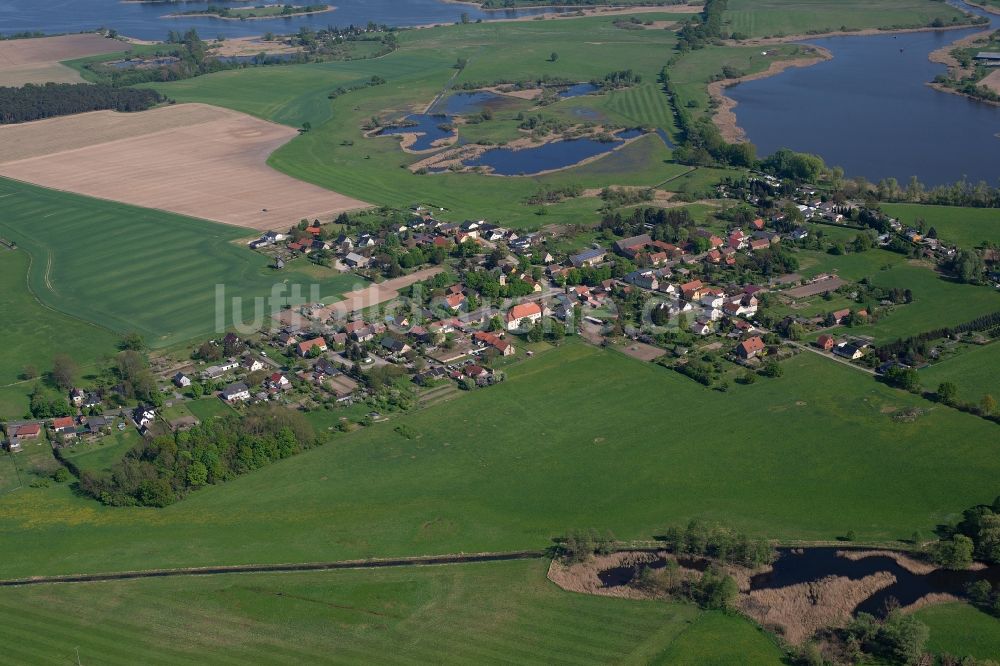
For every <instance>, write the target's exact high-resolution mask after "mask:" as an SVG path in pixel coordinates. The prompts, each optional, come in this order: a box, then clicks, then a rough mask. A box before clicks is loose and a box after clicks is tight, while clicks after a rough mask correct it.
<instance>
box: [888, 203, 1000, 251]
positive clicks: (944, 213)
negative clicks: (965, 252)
mask: <svg viewBox="0 0 1000 666" xmlns="http://www.w3.org/2000/svg"><path fill="white" fill-rule="evenodd" d="M882 210H883V211H885V212H886V213H887V214H889V215H892V216H893V217H897V218H899V220H900V221H901V222H902V223H903V224H906V225H909V226H914V227H915V226H916V223H917V220H918V219H923V220H924V222H926V223H927V228H928V229H929V228H930V227H934V228H935V229H936V230H937V233H938V237H939V238H940V239H941V240H942V241H944V242H946V243H954V244H955V245H958V246H959V247H961V248H973V247H978V246H980V245H983V244H984V243H986V242H989V243H995V244H996V243H1000V211H998V210H997V209H996V208H962V207H959V206H925V205H922V204H882Z"/></svg>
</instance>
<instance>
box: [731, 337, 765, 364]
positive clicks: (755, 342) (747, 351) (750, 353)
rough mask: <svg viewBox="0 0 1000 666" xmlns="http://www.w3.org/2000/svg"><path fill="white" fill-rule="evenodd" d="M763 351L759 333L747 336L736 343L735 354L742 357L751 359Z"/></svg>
mask: <svg viewBox="0 0 1000 666" xmlns="http://www.w3.org/2000/svg"><path fill="white" fill-rule="evenodd" d="M762 351H764V341H763V340H762V339H761V338H760V336H759V335H755V336H753V337H752V338H747V339H746V340H744V341H743V342H741V343H740V344H738V345H736V355H737V356H739V357H740V358H742V359H751V358H754V357H755V356H757V355H759V354H760V353H761V352H762Z"/></svg>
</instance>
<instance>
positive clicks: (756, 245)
mask: <svg viewBox="0 0 1000 666" xmlns="http://www.w3.org/2000/svg"><path fill="white" fill-rule="evenodd" d="M770 247H771V241H769V240H768V239H767V238H754V239H753V240H752V241H750V249H751V250H752V251H754V252H757V251H759V250H767V249H769V248H770Z"/></svg>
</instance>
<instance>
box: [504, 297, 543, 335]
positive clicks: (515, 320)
mask: <svg viewBox="0 0 1000 666" xmlns="http://www.w3.org/2000/svg"><path fill="white" fill-rule="evenodd" d="M541 318H542V307H541V306H540V305H539V304H538V303H534V302H532V303H521V304H520V305H515V306H514V307H512V308H511V309H510V310H509V311H508V312H507V330H508V331H516V330H517V329H519V328H521V326H522V325H525V324H529V325H530V324H534V323H535V322H537V321H539V320H540V319H541Z"/></svg>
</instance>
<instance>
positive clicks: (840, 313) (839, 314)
mask: <svg viewBox="0 0 1000 666" xmlns="http://www.w3.org/2000/svg"><path fill="white" fill-rule="evenodd" d="M850 316H851V311H850V309H848V308H844V309H843V310H836V311H834V313H833V322H834V323H835V324H838V325H839V324H842V323H843V322H844V320H845V319H847V318H848V317H850Z"/></svg>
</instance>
